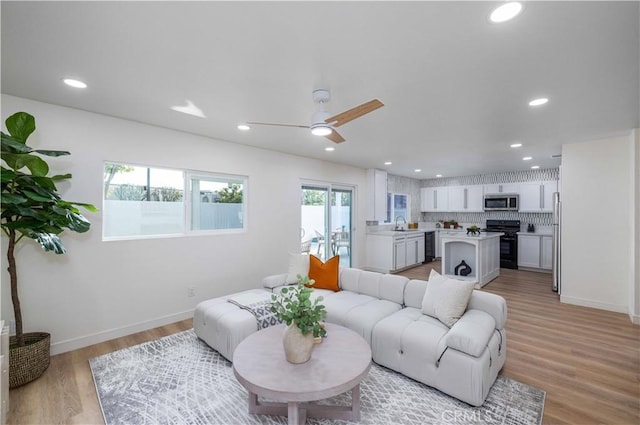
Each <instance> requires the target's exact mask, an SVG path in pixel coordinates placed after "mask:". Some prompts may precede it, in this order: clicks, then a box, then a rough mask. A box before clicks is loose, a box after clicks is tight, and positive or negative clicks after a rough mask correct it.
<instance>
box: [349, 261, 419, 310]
mask: <svg viewBox="0 0 640 425" xmlns="http://www.w3.org/2000/svg"><path fill="white" fill-rule="evenodd" d="M408 281H409V279H407V278H406V277H404V276H398V275H391V274H381V273H376V272H370V271H362V270H358V269H351V268H347V269H343V270H342V271H341V272H340V287H341V288H342V289H343V290H345V291H351V292H355V293H358V294H363V295H369V296H371V297H375V298H379V299H385V300H388V301H391V302H394V303H396V304H402V303H403V301H404V288H405V286H406V284H407V282H408Z"/></svg>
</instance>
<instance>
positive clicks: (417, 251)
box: [406, 233, 424, 265]
mask: <svg viewBox="0 0 640 425" xmlns="http://www.w3.org/2000/svg"><path fill="white" fill-rule="evenodd" d="M406 245H407V249H406V252H407V265H414V264H420V263H423V262H424V233H420V234H417V235H410V236H407V244H406Z"/></svg>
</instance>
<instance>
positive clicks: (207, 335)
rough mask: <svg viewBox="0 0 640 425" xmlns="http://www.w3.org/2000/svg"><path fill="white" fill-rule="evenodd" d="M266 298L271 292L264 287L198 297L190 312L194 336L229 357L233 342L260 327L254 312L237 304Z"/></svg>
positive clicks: (261, 301)
mask: <svg viewBox="0 0 640 425" xmlns="http://www.w3.org/2000/svg"><path fill="white" fill-rule="evenodd" d="M270 301H271V292H269V291H266V290H264V289H250V290H248V291H243V292H238V293H235V294H231V295H226V296H223V297H220V298H212V299H210V300H206V301H202V302H201V303H199V304H198V305H197V306H196V309H195V311H194V313H193V330H194V331H195V333H196V335H197V336H198V338H200V339H201V340H203V341H204V342H206V343H207V344H208V345H209V346H210V347H211V348H213V349H214V350H216V351H217V352H219V353H220V354H222V355H223V356H224V357H225V358H226V359H227V360H229V361H231V360H232V359H233V351H234V350H235V349H236V346H237V345H238V344H240V342H242V340H244V339H245V338H246V337H248V336H249V335H251V334H252V333H254V332H257V331H258V329H259V328H260V325H259V323H258V318H257V317H256V315H254V314H253V313H251V312H250V311H249V310H247V309H245V308H242V307H241V306H252V305H257V304H263V303H267V302H270Z"/></svg>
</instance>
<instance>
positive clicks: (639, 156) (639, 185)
mask: <svg viewBox="0 0 640 425" xmlns="http://www.w3.org/2000/svg"><path fill="white" fill-rule="evenodd" d="M632 137H633V140H632V144H633V150H634V155H631V158H633V160H634V161H635V179H634V182H635V184H633V185H632V188H631V190H632V193H633V195H634V196H635V204H634V205H633V213H632V214H633V220H632V226H633V234H634V235H635V237H634V241H633V250H632V258H633V262H632V264H631V269H630V278H629V280H630V282H631V285H630V288H629V300H630V301H629V317H630V318H631V321H632V322H633V323H635V324H636V325H640V128H636V129H635V130H634V131H633V135H632Z"/></svg>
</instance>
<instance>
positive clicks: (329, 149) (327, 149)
mask: <svg viewBox="0 0 640 425" xmlns="http://www.w3.org/2000/svg"><path fill="white" fill-rule="evenodd" d="M324 150H325V151H327V152H333V151H335V150H336V148H334V147H333V146H327V147H326V148H324Z"/></svg>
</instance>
